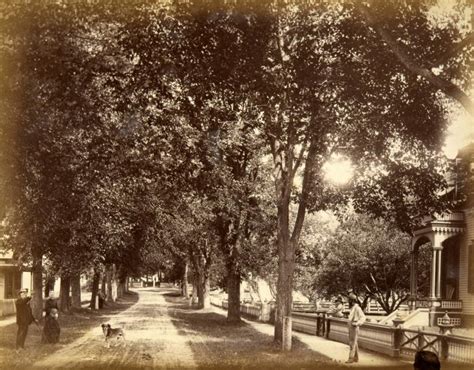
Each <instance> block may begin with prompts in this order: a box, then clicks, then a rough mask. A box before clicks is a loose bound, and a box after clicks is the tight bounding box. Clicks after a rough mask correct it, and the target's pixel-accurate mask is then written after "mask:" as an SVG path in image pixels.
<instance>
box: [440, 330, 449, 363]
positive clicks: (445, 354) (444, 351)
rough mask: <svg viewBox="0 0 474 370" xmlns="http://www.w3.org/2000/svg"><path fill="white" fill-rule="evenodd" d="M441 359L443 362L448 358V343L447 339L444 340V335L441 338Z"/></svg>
mask: <svg viewBox="0 0 474 370" xmlns="http://www.w3.org/2000/svg"><path fill="white" fill-rule="evenodd" d="M440 355H441V358H442V359H443V360H447V359H448V357H449V343H448V339H447V338H446V335H443V336H442V337H441V353H440Z"/></svg>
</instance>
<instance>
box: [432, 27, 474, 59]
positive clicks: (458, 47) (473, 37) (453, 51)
mask: <svg viewBox="0 0 474 370" xmlns="http://www.w3.org/2000/svg"><path fill="white" fill-rule="evenodd" d="M472 45H474V32H471V33H470V34H468V35H467V36H466V37H465V38H464V39H462V40H461V41H459V42H458V43H456V44H454V45H452V47H451V48H450V49H449V50H447V51H446V52H445V53H444V54H443V55H441V57H440V58H439V59H438V60H437V61H435V62H433V63H431V67H439V66H440V65H443V64H445V63H446V62H447V61H448V60H449V59H451V58H454V57H456V56H457V55H458V54H459V53H460V52H461V51H462V50H463V49H464V48H465V47H468V46H472Z"/></svg>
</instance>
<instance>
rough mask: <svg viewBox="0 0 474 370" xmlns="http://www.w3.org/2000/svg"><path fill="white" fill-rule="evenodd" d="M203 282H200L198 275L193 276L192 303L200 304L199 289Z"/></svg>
mask: <svg viewBox="0 0 474 370" xmlns="http://www.w3.org/2000/svg"><path fill="white" fill-rule="evenodd" d="M200 286H201V284H200V283H199V278H198V277H197V275H196V276H195V277H194V278H193V295H192V297H191V304H192V305H194V304H198V302H199V298H198V296H199V289H200Z"/></svg>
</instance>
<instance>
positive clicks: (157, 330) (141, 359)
mask: <svg viewBox="0 0 474 370" xmlns="http://www.w3.org/2000/svg"><path fill="white" fill-rule="evenodd" d="M137 291H138V294H139V300H138V302H137V303H136V304H135V305H133V306H132V307H130V308H129V309H127V310H126V311H123V312H121V313H120V314H118V315H115V316H112V317H110V318H109V321H108V322H109V323H110V324H111V325H112V327H122V328H123V329H124V331H125V337H126V343H125V345H122V344H117V345H115V346H113V345H112V346H111V348H106V347H105V342H104V337H103V335H102V330H101V328H100V326H99V327H97V328H94V329H93V330H91V331H89V332H88V333H87V334H86V335H84V336H83V337H81V338H79V339H78V340H76V341H75V342H73V343H71V344H70V345H68V346H67V347H65V348H63V349H61V350H59V351H57V352H55V353H54V354H52V355H51V356H49V357H47V358H45V359H43V360H41V361H39V362H37V363H35V364H34V367H35V368H43V369H51V368H66V367H67V368H86V367H87V368H118V367H145V368H146V367H149V368H152V367H154V368H157V367H166V368H170V367H186V368H192V367H196V365H195V362H194V358H193V353H192V351H191V349H190V348H189V346H188V344H187V342H186V341H187V339H186V337H185V336H183V335H180V334H179V333H178V330H177V329H176V327H175V326H174V324H173V323H172V321H171V318H170V316H169V315H168V308H167V307H168V305H167V303H166V302H165V299H164V296H163V295H164V294H166V293H170V292H174V291H172V290H169V289H166V288H161V289H160V288H154V289H150V288H148V289H137Z"/></svg>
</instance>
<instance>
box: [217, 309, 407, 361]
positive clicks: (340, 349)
mask: <svg viewBox="0 0 474 370" xmlns="http://www.w3.org/2000/svg"><path fill="white" fill-rule="evenodd" d="M211 307H212V308H213V311H214V312H215V313H217V314H220V315H224V316H225V315H227V311H225V310H224V309H221V308H219V307H215V306H211ZM243 321H245V322H246V323H247V324H249V325H251V326H252V327H253V328H254V329H255V330H258V331H259V332H261V333H263V334H267V335H273V333H274V327H273V325H271V324H266V323H261V322H256V321H250V320H246V319H243ZM293 337H295V338H298V340H300V341H301V342H302V343H304V344H306V345H307V346H308V347H309V348H310V349H311V350H313V351H315V352H318V353H320V354H321V355H323V356H326V357H329V358H330V359H332V360H333V361H334V362H335V363H337V364H341V365H345V362H346V361H347V358H348V354H349V346H348V345H346V344H344V343H340V342H335V341H332V340H328V339H325V338H323V337H318V336H315V335H309V334H305V333H298V332H295V331H294V332H293ZM409 364H410V365H411V362H409V361H402V360H398V359H393V358H391V357H388V356H384V355H380V354H377V353H373V352H369V351H365V350H361V349H359V362H357V363H352V364H347V366H350V367H373V368H382V367H395V366H407V365H409Z"/></svg>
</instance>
